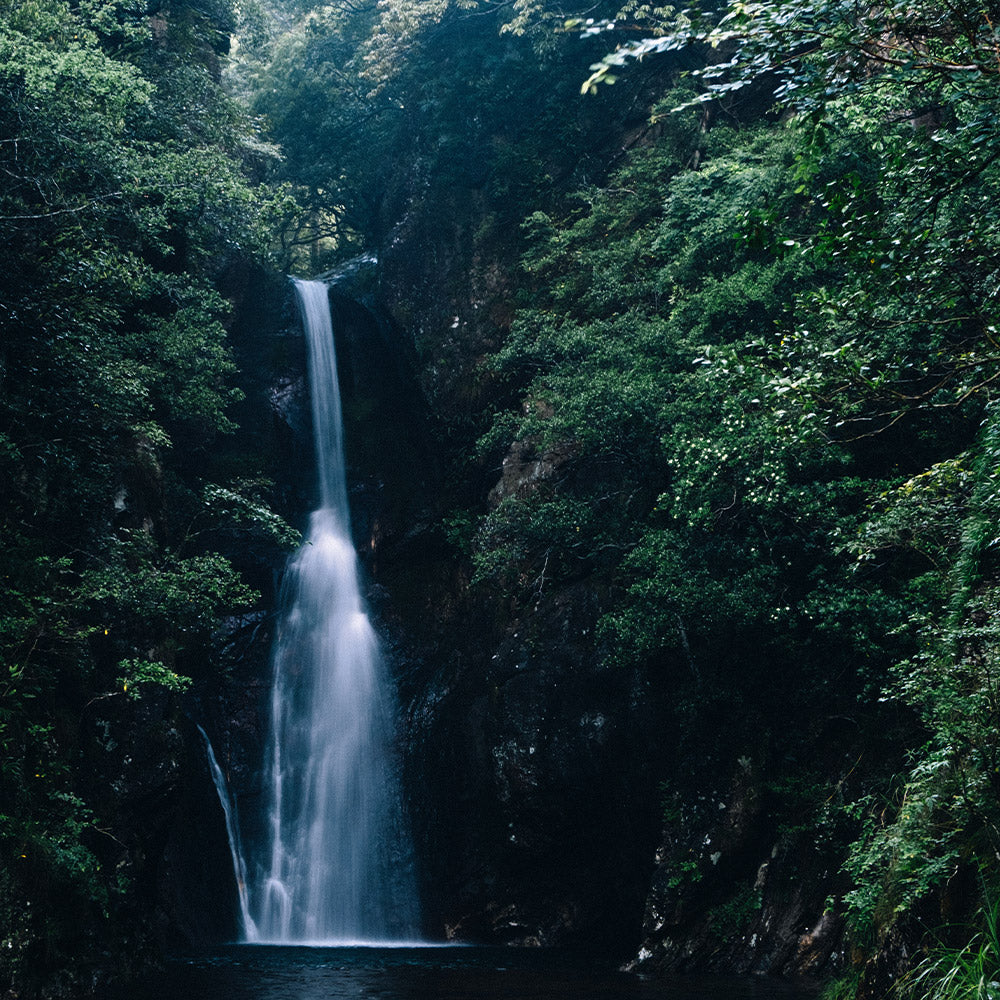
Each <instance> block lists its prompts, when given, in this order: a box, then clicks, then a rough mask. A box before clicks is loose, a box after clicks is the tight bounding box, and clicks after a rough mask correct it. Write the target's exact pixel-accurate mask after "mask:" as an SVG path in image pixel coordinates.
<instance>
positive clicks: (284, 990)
mask: <svg viewBox="0 0 1000 1000" xmlns="http://www.w3.org/2000/svg"><path fill="white" fill-rule="evenodd" d="M815 996H816V991H815V989H813V988H811V987H809V986H807V985H801V984H790V983H787V982H783V981H781V980H775V979H769V978H766V977H759V976H758V977H732V976H674V977H669V978H666V979H645V978H642V977H640V976H636V975H632V974H629V973H624V972H619V971H617V970H615V969H614V968H613V967H610V966H607V965H599V964H596V963H595V962H594V961H593V960H592V959H591V958H588V957H587V956H585V955H580V954H577V953H570V952H565V951H559V950H552V949H514V948H479V947H434V946H425V947H395V948H377V947H376V948H323V947H297V946H270V945H230V946H225V947H222V948H216V949H213V950H211V951H205V952H201V953H197V954H191V955H186V956H183V957H176V958H174V959H172V960H171V961H170V963H169V965H168V968H167V970H166V973H165V974H159V975H157V976H156V977H155V979H153V980H151V981H150V982H149V983H148V984H147V985H146V986H145V987H142V988H140V989H139V990H136V989H132V990H130V991H129V1000H154V998H155V1000H347V998H351V1000H359V998H374V1000H654V998H655V1000H814V998H815Z"/></svg>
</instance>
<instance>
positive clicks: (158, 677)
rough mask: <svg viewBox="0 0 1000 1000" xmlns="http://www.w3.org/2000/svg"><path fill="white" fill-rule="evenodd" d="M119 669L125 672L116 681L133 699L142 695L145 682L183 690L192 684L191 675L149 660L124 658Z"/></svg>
mask: <svg viewBox="0 0 1000 1000" xmlns="http://www.w3.org/2000/svg"><path fill="white" fill-rule="evenodd" d="M118 669H119V670H124V671H125V673H123V674H122V676H121V677H119V678H118V679H117V681H116V682H115V683H116V684H118V685H119V687H121V689H122V691H123V692H124V693H125V694H127V695H128V696H129V697H130V698H133V699H135V698H140V697H141V696H142V686H143V685H145V684H153V685H155V686H156V687H160V688H163V689H165V690H167V691H183V690H184V689H185V688H187V687H190V685H191V678H190V677H182V676H181V675H180V674H175V673H174V672H173V671H172V670H170V669H169V668H167V667H165V666H164V665H163V664H162V663H151V662H150V661H149V660H122V662H121V663H119V664H118Z"/></svg>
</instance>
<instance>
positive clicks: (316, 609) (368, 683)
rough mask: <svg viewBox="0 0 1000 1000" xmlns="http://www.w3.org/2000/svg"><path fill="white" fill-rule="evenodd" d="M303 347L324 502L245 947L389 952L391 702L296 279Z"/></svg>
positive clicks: (321, 371) (323, 338) (403, 935)
mask: <svg viewBox="0 0 1000 1000" xmlns="http://www.w3.org/2000/svg"><path fill="white" fill-rule="evenodd" d="M295 290H296V295H297V298H298V302H299V307H300V310H301V313H302V320H303V325H304V327H305V334H306V339H307V342H308V348H309V375H310V388H311V394H312V414H313V428H314V435H315V443H316V461H317V472H318V477H319V501H320V506H319V508H318V509H317V510H315V511H313V513H312V515H311V516H310V520H309V529H308V532H307V536H306V539H305V543H304V544H303V546H302V547H301V549H299V551H298V553H297V554H296V555H295V556H294V557H293V559H292V560H291V562H290V564H289V566H288V570H287V572H286V575H285V584H284V591H283V596H282V607H283V611H282V617H281V621H280V625H279V627H278V631H277V635H276V637H275V644H274V650H273V670H274V681H273V687H272V695H271V733H270V738H269V744H268V750H267V762H266V769H267V772H266V785H267V787H266V793H267V795H268V797H269V803H268V830H267V839H268V843H267V845H266V850H265V852H264V856H263V857H262V858H261V862H260V864H259V866H258V868H259V871H258V872H257V875H256V878H255V882H254V885H253V886H252V888H251V894H250V895H251V912H252V914H253V918H254V920H253V924H251V925H248V932H247V940H258V941H267V942H275V943H289V944H291V943H299V944H302V943H320V942H322V943H336V944H351V943H383V944H384V943H390V942H393V941H403V940H412V939H414V938H415V937H416V936H417V906H416V895H415V888H414V886H415V881H414V879H413V876H412V870H411V863H410V857H409V850H408V837H407V835H406V833H405V824H404V822H403V810H402V797H401V792H400V783H399V776H398V768H397V766H396V763H395V761H394V758H393V753H392V739H393V732H394V725H395V712H394V697H393V692H392V689H391V685H390V678H389V677H388V676H387V674H386V670H385V666H384V663H383V660H382V657H381V655H380V651H379V643H378V639H377V637H376V635H375V633H374V631H373V629H372V626H371V623H370V622H369V620H368V616H367V614H366V613H365V609H364V606H363V602H362V599H361V593H360V589H359V583H358V565H357V557H356V553H355V551H354V546H353V544H352V542H351V535H350V513H349V509H348V502H347V487H346V478H345V469H344V449H343V427H342V423H341V410H340V391H339V388H338V383H337V363H336V356H335V352H334V341H333V330H332V323H331V318H330V307H329V298H328V291H327V287H326V285H324V284H322V283H321V282H303V281H296V282H295Z"/></svg>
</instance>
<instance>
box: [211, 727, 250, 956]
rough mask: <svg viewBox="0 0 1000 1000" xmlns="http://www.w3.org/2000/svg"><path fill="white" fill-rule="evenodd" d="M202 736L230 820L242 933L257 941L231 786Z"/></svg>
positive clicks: (230, 848) (228, 822) (224, 812)
mask: <svg viewBox="0 0 1000 1000" xmlns="http://www.w3.org/2000/svg"><path fill="white" fill-rule="evenodd" d="M198 732H199V733H201V738H202V740H203V741H204V743H205V753H206V755H207V757H208V770H209V773H210V774H211V775H212V784H213V785H215V794H216V795H218V796H219V805H220V806H222V814H223V816H224V817H225V820H226V836H227V837H228V838H229V853H230V856H231V857H232V859H233V877H234V878H235V879H236V891H237V895H238V898H239V901H240V931H241V932H242V934H243V937H244V938H249V939H250V940H253V939H255V938H256V937H257V928H256V926H255V925H254V922H253V918H252V917H251V916H250V897H249V895H248V893H247V868H246V862H245V861H244V860H243V845H242V844H241V843H240V825H239V823H238V822H237V819H236V805H235V803H234V802H233V799H232V796H231V795H230V794H229V783H228V782H227V781H226V776H225V775H224V774H223V773H222V768H221V767H219V762H218V760H217V759H216V757H215V750H213V749H212V741H211V740H210V739H209V738H208V733H206V732H205V730H204V729H202V728H201V726H198Z"/></svg>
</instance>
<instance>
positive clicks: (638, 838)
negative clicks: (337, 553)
mask: <svg viewBox="0 0 1000 1000" xmlns="http://www.w3.org/2000/svg"><path fill="white" fill-rule="evenodd" d="M331 304H332V308H333V311H334V316H335V324H336V328H337V334H336V341H337V353H338V368H339V372H340V382H341V394H342V399H343V410H344V420H345V437H346V442H347V453H348V482H349V491H350V502H351V511H352V527H353V537H354V541H355V545H356V547H357V550H358V553H359V556H360V558H361V561H362V567H363V574H364V577H365V589H366V599H367V601H368V603H369V606H370V608H371V610H372V612H373V617H374V619H375V621H376V624H377V627H378V631H379V633H380V635H381V637H382V642H383V646H384V649H385V652H386V654H387V658H388V660H389V663H390V665H391V668H392V670H393V671H394V673H395V675H396V677H397V680H398V684H399V692H400V704H401V708H402V713H401V714H402V719H403V723H402V727H401V729H402V731H401V732H400V738H399V753H400V754H401V756H402V758H403V766H404V785H405V788H406V796H407V800H408V804H409V812H410V821H411V825H412V828H413V833H414V839H415V846H416V852H417V860H418V875H419V879H420V883H421V891H422V898H423V913H424V932H425V934H427V935H428V936H429V937H432V938H455V939H461V940H474V941H476V940H478V941H485V942H497V943H501V942H502V943H509V944H515V945H584V946H587V947H590V948H593V949H599V950H600V951H601V952H603V953H604V954H606V955H613V956H616V957H619V958H621V959H623V960H624V959H628V958H633V959H635V956H637V955H638V959H636V962H637V967H639V968H641V969H643V970H645V971H651V972H656V971H670V970H676V969H695V968H717V969H740V970H746V971H751V970H752V971H772V972H819V971H822V970H824V969H827V968H829V967H831V965H833V966H835V965H836V963H837V961H838V955H839V954H840V952H839V951H838V949H840V947H841V945H840V942H841V928H840V926H839V924H836V922H831V920H830V919H829V918H825V917H824V916H823V899H824V897H825V894H826V892H828V891H829V885H827V884H826V883H825V882H824V873H823V872H822V871H819V870H816V871H815V872H813V871H812V870H811V869H810V867H809V864H810V862H809V860H808V858H809V851H808V844H804V843H798V842H795V841H794V840H789V839H787V838H786V839H785V840H782V841H780V842H775V839H774V835H773V831H772V830H771V829H770V821H769V820H768V817H767V810H766V804H764V803H762V801H761V798H760V792H759V785H760V782H759V780H758V778H759V776H757V775H755V774H754V773H753V768H752V767H750V769H749V770H747V767H746V766H744V765H743V764H740V765H738V766H737V765H736V764H734V763H732V762H729V764H727V765H726V766H725V767H724V768H720V769H719V771H718V773H716V774H715V775H713V776H712V778H711V780H712V781H714V782H715V786H716V787H717V788H718V792H715V791H712V789H711V788H709V787H708V785H705V787H704V796H705V797H706V801H707V799H712V803H713V805H714V806H715V808H713V809H712V810H710V811H707V812H706V811H704V810H703V811H702V812H699V811H698V809H697V808H691V809H687V810H686V816H687V819H686V820H685V821H684V822H678V823H674V822H671V823H669V824H668V825H667V827H666V829H664V817H663V811H662V810H663V804H662V799H663V793H662V791H661V789H660V787H659V786H660V782H661V781H662V780H663V778H664V776H665V775H670V774H671V773H674V772H677V773H681V772H683V771H684V769H685V767H686V766H687V765H686V764H685V762H683V761H680V762H678V761H677V760H674V759H672V758H671V756H670V754H671V750H670V748H671V747H672V746H673V745H674V744H675V739H674V734H672V733H669V732H665V731H664V730H663V721H662V720H663V719H665V718H669V717H670V713H668V712H667V711H665V709H664V706H665V705H666V702H667V699H668V698H669V697H670V680H669V678H670V676H671V670H670V669H668V668H667V667H666V666H665V665H663V664H660V665H659V666H658V667H656V668H650V669H648V670H640V669H635V670H626V669H623V668H621V667H618V666H613V665H612V664H613V663H614V659H615V658H614V656H613V650H610V649H608V648H607V647H606V646H604V645H602V642H601V641H600V640H599V639H598V637H597V636H598V631H597V623H598V621H599V619H600V618H601V616H602V614H603V613H604V612H605V611H606V610H607V608H608V607H609V606H610V604H611V598H612V594H613V589H612V588H613V587H614V586H615V581H614V579H613V577H612V575H611V573H610V571H607V570H603V569H601V568H598V569H596V570H593V571H591V572H590V573H589V575H587V576H584V577H582V578H575V579H570V580H563V581H562V582H560V583H558V584H554V583H552V582H551V581H540V582H539V585H538V587H537V588H536V590H535V592H534V594H533V595H532V596H531V599H530V600H527V599H522V601H521V602H520V603H518V602H515V601H513V600H512V599H510V598H508V597H505V596H503V595H500V594H498V593H494V592H492V591H490V590H489V588H485V587H482V586H477V587H472V586H471V585H470V579H469V569H468V567H467V565H466V564H465V563H464V560H463V558H462V557H461V556H460V554H459V553H458V551H457V550H456V549H455V548H453V547H452V546H451V545H450V544H449V543H448V541H447V539H446V536H445V532H444V530H443V528H442V527H441V525H442V520H443V518H444V517H445V516H446V515H447V514H448V513H449V512H450V511H452V510H454V509H455V508H456V507H460V506H463V505H466V506H471V505H472V504H470V502H469V501H470V497H471V498H474V502H478V503H479V504H480V505H481V507H482V508H483V509H485V508H486V507H487V506H488V504H489V503H491V502H493V501H495V500H496V499H498V498H499V497H500V496H501V495H510V494H516V493H517V492H518V491H520V490H530V489H532V488H533V484H534V483H536V482H537V481H538V480H539V478H544V477H545V476H546V475H549V474H551V472H552V470H554V469H558V467H559V465H560V463H561V462H562V461H563V459H564V456H561V455H559V454H555V453H553V454H548V453H540V454H536V453H535V452H534V450H533V449H532V446H531V444H530V442H526V443H521V444H519V445H517V446H516V447H515V448H514V449H512V451H511V453H510V454H509V455H508V456H507V461H505V462H504V463H503V465H502V467H498V468H496V469H494V470H492V472H490V471H489V470H483V469H481V468H479V467H475V466H473V465H471V464H469V463H468V462H464V463H463V462H462V461H459V460H458V458H457V455H456V451H455V438H454V437H453V436H449V435H450V431H449V428H450V427H451V426H453V425H454V423H455V422H456V421H462V420H465V419H467V417H468V412H467V407H468V406H469V405H470V399H469V398H468V397H466V396H464V395H460V396H458V397H456V396H449V395H448V393H450V392H451V391H452V389H453V388H454V386H448V385H446V386H445V387H444V390H443V391H444V395H439V397H438V401H437V403H435V406H434V407H432V406H431V405H430V404H428V402H427V399H428V392H427V386H426V383H427V381H428V379H430V380H431V381H433V375H432V374H431V373H429V370H428V364H427V361H426V359H425V360H424V361H423V362H421V361H419V360H418V359H416V358H415V357H414V352H413V349H412V346H411V344H410V341H409V340H408V338H407V336H405V335H404V333H403V332H402V331H401V330H400V329H399V328H398V327H397V326H395V325H393V323H391V322H390V321H387V320H386V319H384V318H382V314H381V312H380V309H379V308H377V307H376V305H375V304H374V303H373V301H372V300H371V299H370V298H368V296H367V290H366V289H362V288H357V287H355V288H352V287H351V286H350V285H340V286H338V287H336V288H335V289H334V291H333V293H332V297H331ZM417 307H420V308H423V309H424V313H423V315H424V317H425V319H426V317H427V316H430V315H431V314H432V313H433V310H432V309H431V308H430V307H428V306H427V303H426V302H423V303H422V304H421V303H419V302H418V303H417V306H415V307H414V308H417ZM242 316H243V318H242V320H241V321H240V322H239V323H238V324H237V326H236V328H234V339H235V342H236V344H237V348H238V351H237V353H238V361H239V363H240V367H241V369H242V370H243V371H244V373H245V375H246V378H245V383H246V392H247V400H246V401H245V403H244V404H243V413H242V414H241V415H240V418H241V423H242V424H243V427H244V430H243V431H242V432H241V435H242V437H241V439H240V440H238V441H237V442H236V445H235V449H234V450H235V453H236V454H237V455H240V454H242V455H249V456H255V457H254V458H253V459H252V460H253V461H255V462H257V463H258V465H259V466H260V467H261V468H263V469H264V470H265V471H267V472H268V474H269V475H270V476H272V477H273V478H274V480H275V482H276V486H275V490H274V498H275V503H276V506H277V507H278V509H279V510H280V511H281V512H282V513H283V514H284V515H285V516H286V517H287V518H288V519H289V520H290V521H291V522H292V523H293V524H297V525H301V523H302V521H303V519H304V517H305V515H306V513H307V511H308V510H309V509H310V507H311V506H312V504H313V501H314V496H313V484H312V482H311V479H310V473H309V470H311V469H312V468H313V456H312V454H311V444H310V440H311V430H310V426H309V420H310V417H309V408H308V399H307V397H306V391H305V383H304V379H303V373H304V366H305V361H304V353H303V351H302V346H301V335H300V333H299V331H298V324H297V318H296V316H295V313H294V310H293V309H292V308H291V305H290V290H289V289H288V287H287V285H286V284H285V283H284V282H283V281H274V282H272V283H271V284H270V285H269V286H267V285H266V284H265V283H259V284H258V285H255V286H254V296H253V301H251V299H250V296H248V297H247V299H246V301H245V302H244V306H243V309H242ZM438 332H439V334H440V336H442V337H444V338H445V339H446V340H447V339H448V336H449V334H448V332H447V331H438ZM480 334H481V336H480ZM422 336H423V337H424V339H425V343H424V345H423V348H422V350H423V352H424V353H428V352H430V353H431V354H433V353H434V346H433V342H432V341H433V337H432V335H431V333H430V332H429V331H428V330H426V329H425V330H424V331H423V334H422ZM486 337H487V331H485V329H484V330H482V331H479V333H477V334H476V335H475V336H473V337H472V339H471V340H470V343H469V347H470V350H472V349H473V348H475V349H476V350H478V348H476V347H475V345H477V344H478V345H480V347H481V346H482V344H483V343H484V338H486ZM449 343H450V341H449ZM452 347H454V345H452ZM450 349H451V348H449V350H450ZM455 349H456V350H457V348H455ZM463 365H468V366H470V367H474V362H473V360H472V359H466V360H465V361H464V362H463ZM439 388H440V386H439ZM477 392H479V393H481V394H485V395H482V396H481V397H480V398H479V399H478V402H477V405H480V406H483V407H491V406H492V405H493V404H491V403H490V402H489V400H488V396H489V387H488V385H487V386H485V387H484V385H482V384H481V385H480V386H479V388H478V390H477ZM494 403H495V404H496V405H500V404H499V402H498V401H497V400H494ZM456 470H457V471H456ZM491 491H492V493H491ZM234 557H235V560H236V561H237V563H238V564H241V565H242V566H243V567H244V568H245V570H246V572H247V575H248V576H249V577H250V578H251V579H252V580H253V581H254V582H255V583H256V585H257V586H258V587H259V588H260V589H261V591H262V592H263V594H264V601H263V603H262V606H261V608H260V609H259V610H258V611H257V612H255V613H252V614H249V615H245V616H241V617H237V618H233V619H232V620H231V621H230V622H228V623H227V625H226V627H225V628H224V629H223V630H222V631H221V632H220V634H219V635H218V636H217V657H216V659H215V661H214V662H213V664H212V665H211V669H209V670H206V671H205V673H204V676H205V677H206V678H208V679H207V680H205V681H203V682H202V683H200V685H198V686H197V687H196V689H195V691H194V692H193V693H192V695H191V697H190V699H189V704H188V710H189V712H190V714H191V715H192V717H193V718H195V719H197V720H198V721H199V722H200V723H201V724H202V725H203V726H204V727H205V729H206V730H207V731H208V733H209V735H210V737H211V739H212V741H213V744H214V746H215V752H216V756H217V757H218V759H219V762H220V765H221V766H222V768H223V770H224V771H225V772H226V774H227V777H228V780H229V782H230V787H231V791H232V793H233V795H234V797H235V800H236V803H237V808H238V810H239V813H240V818H241V825H242V829H243V837H244V842H245V843H248V844H252V843H253V842H254V841H255V840H256V839H257V838H259V837H260V836H261V829H260V822H261V813H262V809H261V805H260V781H261V755H262V752H263V747H264V743H265V739H266V729H267V692H268V690H269V685H270V661H269V649H270V642H271V617H272V609H273V607H274V600H275V598H274V595H275V593H276V590H277V580H278V579H279V577H280V574H281V570H282V568H283V565H284V559H285V555H284V554H283V553H280V552H278V551H277V550H274V549H267V548H266V547H261V546H260V545H258V544H256V543H248V544H247V546H245V547H244V548H242V549H238V551H236V552H235V553H234ZM676 666H677V669H679V670H684V669H686V667H685V666H684V665H676ZM191 745H192V747H195V748H197V746H198V744H197V741H195V742H193V743H192V744H191ZM195 756H196V755H195V752H194V751H192V753H191V754H189V755H188V756H187V757H186V758H185V759H184V760H185V761H186V763H184V764H183V767H182V777H181V779H179V780H180V782H181V787H184V788H186V789H188V790H187V791H185V792H184V795H185V796H187V798H186V799H185V801H186V802H189V803H190V805H189V806H187V805H186V806H185V807H184V809H182V810H181V815H180V817H179V818H178V819H177V820H176V821H175V823H174V824H173V826H172V828H171V832H170V838H169V843H168V865H169V870H170V871H171V872H172V873H174V874H176V877H177V879H178V880H179V881H178V884H181V885H184V886H186V887H187V888H185V889H184V890H183V892H180V893H178V892H176V891H175V892H173V893H172V894H168V895H169V898H167V899H166V902H165V903H164V907H165V909H166V911H167V918H168V921H169V923H170V925H171V927H173V928H174V932H175V934H176V936H178V937H180V938H183V939H185V940H192V941H193V940H205V939H211V938H215V939H224V938H225V937H226V936H228V935H230V934H231V933H232V926H233V925H232V916H231V913H232V912H235V903H233V905H232V907H230V916H229V917H226V916H225V914H222V913H219V912H218V907H216V910H215V911H207V912H209V913H212V912H214V913H215V915H214V916H205V914H204V913H203V914H201V915H198V914H196V913H195V912H194V910H195V909H196V908H197V906H199V905H202V903H199V900H202V897H206V896H212V897H213V898H214V899H215V900H216V901H218V900H219V899H222V900H229V899H230V898H231V897H232V887H231V879H228V875H227V872H226V864H225V862H224V860H220V861H219V864H218V870H217V871H216V873H215V876H214V880H213V876H211V875H210V874H208V873H204V872H201V870H200V869H198V868H197V866H194V867H192V866H191V865H190V864H189V865H188V868H187V870H186V873H185V864H188V862H185V860H184V859H185V858H191V857H192V856H193V855H195V854H196V853H197V851H198V850H199V846H198V845H199V843H201V842H203V841H204V840H205V838H207V839H208V840H210V841H211V842H213V843H216V844H218V842H219V831H220V830H221V823H222V820H221V815H217V824H216V828H215V830H214V832H210V833H209V832H206V824H208V825H209V826H210V825H211V823H209V821H208V820H206V819H205V818H204V817H202V818H194V814H195V813H196V812H198V811H200V810H201V811H203V810H204V809H208V808H209V807H210V805H211V803H210V800H209V798H206V795H208V796H210V795H211V794H214V792H213V790H212V789H211V788H210V787H208V786H207V783H208V777H207V773H205V772H204V765H203V762H200V761H197V760H195V759H194V758H195ZM748 766H749V765H748ZM692 783H693V779H692ZM206 787H208V790H207V792H206ZM196 800H197V801H196ZM716 800H717V801H716ZM188 812H190V813H191V818H188V819H186V818H185V815H186V814H187V813H188ZM212 822H214V821H212ZM706 844H707V845H709V846H706ZM213 850H214V849H213ZM216 855H217V856H218V857H220V858H222V857H223V856H222V855H221V854H219V853H218V851H216ZM716 855H717V857H716ZM692 857H696V858H697V866H698V879H697V883H696V884H687V883H686V882H685V877H686V874H685V873H687V875H690V873H691V872H692V869H691V866H690V860H691V858H692ZM713 858H714V859H715V860H713ZM803 872H806V873H807V874H808V879H805V878H803V877H801V874H800V873H803ZM679 876H680V877H679ZM689 881H691V880H690V879H689ZM807 882H808V884H807ZM796 886H797V887H798V888H796ZM227 920H228V922H227ZM724 921H729V923H724ZM733 921H735V922H736V923H733ZM737 924H738V926H737Z"/></svg>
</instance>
